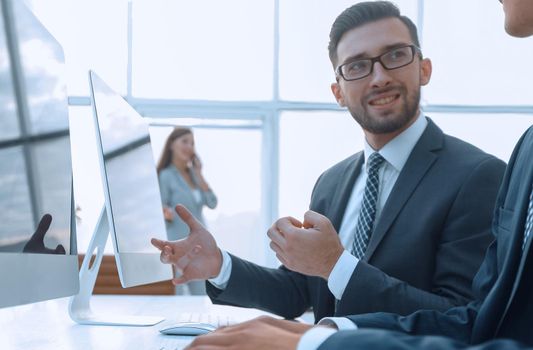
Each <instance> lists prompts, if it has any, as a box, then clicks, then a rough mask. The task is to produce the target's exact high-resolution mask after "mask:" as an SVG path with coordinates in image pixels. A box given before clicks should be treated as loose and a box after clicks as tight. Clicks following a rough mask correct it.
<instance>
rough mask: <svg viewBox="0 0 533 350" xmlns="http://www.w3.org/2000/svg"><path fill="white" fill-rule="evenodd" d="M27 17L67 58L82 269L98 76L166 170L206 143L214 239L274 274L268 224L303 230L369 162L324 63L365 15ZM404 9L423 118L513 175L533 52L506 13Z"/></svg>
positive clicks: (38, 8)
mask: <svg viewBox="0 0 533 350" xmlns="http://www.w3.org/2000/svg"><path fill="white" fill-rule="evenodd" d="M27 2H28V5H29V6H30V7H31V8H32V9H33V10H34V12H35V13H36V14H37V16H38V17H39V18H40V19H41V21H42V22H43V23H44V24H45V25H46V26H47V27H48V28H49V30H50V32H51V33H52V34H53V35H54V36H55V37H56V38H57V39H58V40H59V42H60V43H61V44H62V45H63V47H64V50H65V56H66V63H67V71H68V74H67V87H68V95H69V112H70V121H71V135H72V147H73V149H72V154H73V167H74V176H75V178H74V179H75V180H74V181H75V182H74V190H75V196H76V202H77V205H78V206H79V207H80V208H81V211H79V213H78V215H79V217H80V219H81V220H80V221H79V226H78V249H79V251H80V252H81V253H83V252H84V250H85V249H86V247H87V246H88V242H89V240H90V237H91V235H92V231H93V229H94V225H95V222H96V219H97V216H98V214H99V211H100V210H101V207H102V205H103V191H102V184H101V178H100V172H99V164H98V158H97V155H96V151H95V148H94V142H95V141H94V134H93V133H94V126H93V121H92V115H91V113H92V111H91V106H90V99H89V86H88V78H87V71H88V69H93V70H95V71H96V72H97V73H98V74H99V75H100V76H101V77H102V78H103V79H104V80H106V81H107V82H108V83H109V84H110V85H111V86H112V87H113V88H114V89H115V90H117V91H118V92H120V93H121V94H122V95H123V96H124V97H125V98H126V99H127V100H128V102H129V103H130V104H131V105H132V106H134V108H136V109H137V111H139V112H140V113H141V114H142V115H143V116H144V117H146V118H148V119H149V121H150V123H151V131H150V132H151V138H152V145H153V148H154V149H153V151H154V156H155V158H156V160H157V158H158V157H159V154H160V151H161V147H162V145H163V142H164V140H165V138H166V136H167V135H168V134H169V133H170V131H171V129H172V127H173V126H174V125H188V126H191V127H193V129H194V132H195V138H196V144H197V151H198V154H199V155H200V157H201V159H202V161H203V164H204V174H205V176H206V178H207V179H208V181H209V183H210V185H211V187H212V188H213V190H214V191H215V193H216V194H217V195H218V197H219V205H218V207H217V208H216V210H205V211H204V213H205V216H206V219H207V223H208V227H209V229H210V230H211V231H212V232H213V233H214V234H215V236H216V238H217V240H218V241H219V243H220V245H221V246H222V247H224V248H226V249H227V250H229V251H230V252H232V253H234V254H237V255H239V256H242V257H245V258H248V259H251V260H253V261H255V262H258V263H261V264H267V265H271V266H275V265H276V264H277V262H276V259H275V257H274V256H273V254H271V252H270V250H269V248H268V244H267V242H268V241H267V238H266V235H265V233H266V229H267V228H268V227H269V226H270V224H271V223H272V222H273V221H274V220H275V219H277V218H278V217H280V216H286V215H292V216H295V217H297V218H302V216H303V213H304V212H305V210H306V209H307V206H308V203H309V198H310V195H311V191H312V188H313V184H314V182H315V181H316V179H317V177H318V176H319V175H320V173H321V172H322V171H324V170H325V169H327V168H328V167H329V166H331V165H333V164H335V163H336V162H338V161H340V160H342V159H344V158H345V157H347V156H349V155H351V154H352V153H354V152H355V151H357V150H360V149H361V147H362V132H361V130H360V128H359V126H358V125H357V124H356V123H355V122H354V121H353V120H352V118H351V116H350V115H349V114H348V113H347V112H346V111H344V110H342V109H340V108H338V106H337V105H336V103H335V100H334V98H333V96H332V94H331V92H330V84H331V82H333V81H334V74H333V69H332V67H331V64H330V62H329V59H328V54H327V44H328V35H329V29H330V26H331V24H332V22H333V20H334V18H335V17H336V16H337V15H338V14H339V13H340V12H341V11H342V10H343V9H345V8H346V7H348V6H350V5H352V4H353V3H355V2H356V1H353V0H254V1H250V0H225V1H220V0H194V1H192V0H129V1H128V0H83V1H82V0H28V1H27ZM395 2H396V3H397V4H398V5H399V7H400V8H401V10H402V12H403V13H404V14H406V15H408V16H409V17H411V18H412V19H413V20H414V21H415V23H417V24H418V28H419V30H420V36H421V42H422V50H423V53H424V55H425V56H427V57H430V58H431V59H432V61H433V77H432V81H431V83H430V84H429V86H427V87H426V88H424V89H423V95H422V105H423V108H424V110H425V113H426V114H427V115H428V116H430V117H431V118H433V120H435V121H436V122H437V124H438V125H439V126H440V127H441V128H442V129H444V131H445V132H447V133H449V134H452V135H456V136H458V137H460V138H463V139H465V140H467V141H470V142H472V143H473V144H475V145H477V146H478V147H480V148H482V149H483V150H485V151H487V152H490V153H493V154H495V155H496V156H498V157H500V158H501V159H503V160H505V161H507V160H508V159H509V156H510V153H511V151H512V148H513V146H514V144H515V143H516V141H517V140H518V138H519V136H520V135H521V134H522V132H523V131H524V130H525V129H526V128H527V127H528V126H529V125H531V124H532V123H533V96H532V94H531V88H530V86H531V83H530V80H529V79H528V77H530V76H531V73H532V72H531V70H533V67H532V66H531V64H530V58H531V56H532V55H533V45H524V42H523V40H521V41H522V42H520V43H519V42H518V40H517V39H510V38H509V37H508V36H506V35H505V34H504V31H503V30H502V29H501V27H502V26H503V13H502V11H501V9H500V8H499V6H501V5H500V4H499V3H498V2H497V1H495V0H494V1H487V0H468V1H464V0H448V1H437V0H426V1H424V0H396V1H395ZM527 40H530V41H531V39H527ZM519 44H520V47H519V48H518V45H519ZM515 45H516V46H517V47H514V46H515ZM35 49H37V50H38V48H35ZM526 50H528V51H526ZM508 52H513V53H514V54H513V55H512V56H511V55H509V54H508ZM518 52H521V54H516V53H518ZM110 246H111V245H110V244H108V248H109V249H110V248H111V247H110Z"/></svg>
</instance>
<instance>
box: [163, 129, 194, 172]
mask: <svg viewBox="0 0 533 350" xmlns="http://www.w3.org/2000/svg"><path fill="white" fill-rule="evenodd" d="M187 134H192V130H191V129H189V128H186V127H181V126H178V127H175V128H174V130H172V132H171V133H170V135H168V138H167V141H166V142H165V147H163V152H162V153H161V158H159V162H158V163H157V174H159V173H160V172H161V170H163V169H165V168H166V167H167V166H168V165H169V164H170V162H172V150H171V149H170V146H171V145H172V142H174V140H176V139H179V138H180V137H182V136H183V135H187Z"/></svg>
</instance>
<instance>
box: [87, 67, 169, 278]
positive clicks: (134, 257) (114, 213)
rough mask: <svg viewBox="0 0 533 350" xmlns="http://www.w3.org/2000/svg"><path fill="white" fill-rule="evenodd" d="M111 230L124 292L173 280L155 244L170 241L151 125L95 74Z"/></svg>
mask: <svg viewBox="0 0 533 350" xmlns="http://www.w3.org/2000/svg"><path fill="white" fill-rule="evenodd" d="M89 81H90V85H91V96H92V99H93V107H94V109H93V110H94V115H95V122H96V134H97V135H96V136H97V147H98V151H99V154H100V165H101V171H102V183H103V184H104V193H105V201H106V209H107V215H108V221H109V226H110V227H109V229H110V232H111V235H112V241H113V244H114V248H115V258H116V260H117V266H118V267H119V276H120V279H121V282H122V285H123V286H124V287H129V286H134V285H138V284H145V283H151V282H156V281H162V280H168V279H170V278H172V273H171V269H170V268H169V267H168V266H165V265H163V264H161V262H160V260H159V252H158V251H157V249H155V248H154V247H153V246H152V245H151V244H150V238H152V237H156V238H160V239H165V237H166V229H165V223H164V218H163V209H162V205H161V194H160V192H159V185H158V179H157V173H156V168H155V162H154V158H153V153H152V148H151V144H150V135H149V131H148V123H147V122H146V120H145V119H143V118H142V117H141V116H140V115H139V114H138V113H137V112H136V111H135V109H133V108H132V107H131V106H130V105H129V104H128V103H127V102H126V100H124V99H123V98H122V97H121V96H120V95H119V94H117V93H116V92H114V91H113V90H112V89H111V88H110V87H109V86H107V84H106V83H105V82H104V81H103V80H102V79H101V78H100V77H99V76H98V75H96V74H95V73H94V72H90V73H89Z"/></svg>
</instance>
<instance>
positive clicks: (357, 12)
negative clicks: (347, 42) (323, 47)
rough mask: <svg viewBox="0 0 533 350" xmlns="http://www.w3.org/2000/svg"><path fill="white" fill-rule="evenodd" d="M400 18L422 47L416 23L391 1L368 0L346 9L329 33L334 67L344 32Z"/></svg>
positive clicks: (330, 54) (329, 48) (413, 38)
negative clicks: (383, 20) (385, 19)
mask: <svg viewBox="0 0 533 350" xmlns="http://www.w3.org/2000/svg"><path fill="white" fill-rule="evenodd" d="M391 17H392V18H398V19H399V20H400V21H402V23H403V24H405V26H406V27H407V29H408V30H409V34H410V35H411V39H412V40H413V43H414V44H415V45H416V46H418V47H420V43H419V40H418V32H417V29H416V25H415V24H414V23H413V21H411V20H410V19H409V18H408V17H406V16H402V15H401V14H400V9H399V8H398V7H397V6H396V5H394V4H393V3H391V2H389V1H366V2H360V3H358V4H355V5H353V6H351V7H348V8H347V9H346V10H344V11H343V12H342V13H341V14H340V15H339V16H338V17H337V18H336V19H335V22H333V25H332V26H331V31H330V33H329V45H328V50H329V59H330V60H331V63H332V64H333V68H335V66H336V65H337V60H338V57H337V45H338V44H339V41H340V40H341V38H342V36H343V35H344V33H346V32H347V31H349V30H351V29H353V28H357V27H360V26H362V25H364V24H367V23H370V22H376V21H379V20H381V19H384V18H391ZM369 40H371V38H369Z"/></svg>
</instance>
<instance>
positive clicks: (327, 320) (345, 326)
mask: <svg viewBox="0 0 533 350" xmlns="http://www.w3.org/2000/svg"><path fill="white" fill-rule="evenodd" d="M318 324H319V325H325V326H330V325H335V326H336V327H337V329H338V330H339V331H353V330H354V329H357V325H356V324H355V323H353V322H352V321H351V320H350V319H349V318H346V317H324V318H323V319H321V320H320V321H319V322H318Z"/></svg>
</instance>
